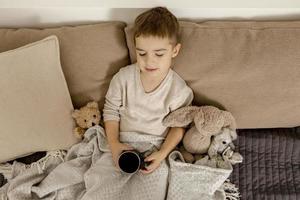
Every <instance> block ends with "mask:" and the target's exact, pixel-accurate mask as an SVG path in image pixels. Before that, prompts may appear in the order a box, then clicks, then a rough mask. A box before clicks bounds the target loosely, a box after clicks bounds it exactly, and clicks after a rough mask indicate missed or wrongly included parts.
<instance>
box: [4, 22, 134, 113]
mask: <svg viewBox="0 0 300 200" xmlns="http://www.w3.org/2000/svg"><path fill="white" fill-rule="evenodd" d="M124 27H125V23H123V22H103V23H98V24H91V25H78V26H62V27H57V28H42V29H33V28H32V29H31V28H20V29H5V28H2V29H0V44H1V45H0V52H3V51H7V50H11V49H15V48H17V47H20V46H23V45H26V44H29V43H31V42H35V41H38V40H41V39H43V38H45V37H47V36H49V35H56V36H57V37H58V39H59V44H60V53H61V54H60V55H61V63H62V68H63V72H64V75H65V78H66V81H67V84H68V88H69V91H70V94H71V98H72V102H73V105H74V107H75V108H79V107H81V106H83V105H85V104H86V103H87V102H88V101H91V100H95V101H98V102H99V105H100V108H101V109H102V108H103V104H104V97H105V94H106V91H107V89H108V86H109V82H110V80H111V78H112V76H113V75H114V74H115V73H116V72H118V70H119V69H120V68H121V67H124V66H126V65H127V64H129V56H128V49H127V46H126V39H125V33H124Z"/></svg>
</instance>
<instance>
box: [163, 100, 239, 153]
mask: <svg viewBox="0 0 300 200" xmlns="http://www.w3.org/2000/svg"><path fill="white" fill-rule="evenodd" d="M191 123H192V126H191V127H190V128H189V130H187V132H186V133H185V135H184V138H183V146H184V148H185V149H186V151H187V152H186V153H192V154H204V153H207V152H208V148H209V146H210V143H211V137H212V136H213V135H216V134H218V133H220V131H221V129H222V128H224V127H228V128H229V129H231V130H235V129H236V123H235V119H234V118H233V116H232V115H231V113H230V112H227V111H223V110H220V109H218V108H216V107H214V106H200V107H198V106H187V107H183V108H180V109H178V110H175V111H173V112H172V113H170V114H169V115H168V116H167V117H166V118H165V119H164V120H163V124H164V126H167V127H186V126H187V125H189V124H191Z"/></svg>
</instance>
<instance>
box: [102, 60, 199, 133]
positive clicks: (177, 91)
mask: <svg viewBox="0 0 300 200" xmlns="http://www.w3.org/2000/svg"><path fill="white" fill-rule="evenodd" d="M192 100H193V92H192V90H191V89H190V88H189V87H188V86H187V85H186V83H185V82H184V80H183V79H182V78H180V76H179V75H178V74H177V73H176V72H174V71H173V70H172V69H170V70H169V72H168V74H167V75H166V77H165V78H164V79H163V81H162V82H161V83H160V85H159V86H158V87H157V88H156V89H155V90H154V91H152V92H149V93H146V92H145V90H144V88H143V86H142V82H141V79H140V69H139V68H138V66H137V64H136V63H135V64H132V65H129V66H127V67H124V68H122V69H120V71H119V72H118V73H117V74H115V76H114V77H113V79H112V81H111V83H110V86H109V89H108V92H107V94H106V100H105V105H104V109H103V118H104V121H108V120H116V121H120V132H137V133H144V134H151V135H158V136H165V134H166V133H167V131H168V128H167V127H165V126H163V124H162V120H163V118H164V117H165V116H166V115H168V114H169V113H170V112H171V111H173V110H176V109H178V108H180V107H183V106H187V105H189V104H191V102H192Z"/></svg>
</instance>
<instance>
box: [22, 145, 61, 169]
mask: <svg viewBox="0 0 300 200" xmlns="http://www.w3.org/2000/svg"><path fill="white" fill-rule="evenodd" d="M65 156H66V152H65V151H63V150H56V151H48V152H47V154H46V155H45V156H44V157H43V158H41V159H39V160H38V161H36V162H33V163H31V164H30V165H25V168H26V169H28V168H33V167H34V166H36V167H37V169H38V172H39V174H41V173H43V171H44V170H45V168H46V163H47V162H48V160H49V159H51V158H60V159H61V161H62V162H64V157H65Z"/></svg>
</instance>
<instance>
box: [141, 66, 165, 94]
mask: <svg viewBox="0 0 300 200" xmlns="http://www.w3.org/2000/svg"><path fill="white" fill-rule="evenodd" d="M169 71H170V69H169V70H168V71H167V73H166V74H162V75H161V76H149V75H147V74H146V73H143V72H142V71H140V77H141V82H142V85H143V88H144V90H145V92H152V91H154V90H155V89H156V88H158V87H159V86H160V84H161V83H162V82H163V80H164V79H165V78H166V76H167V75H168V73H169Z"/></svg>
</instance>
